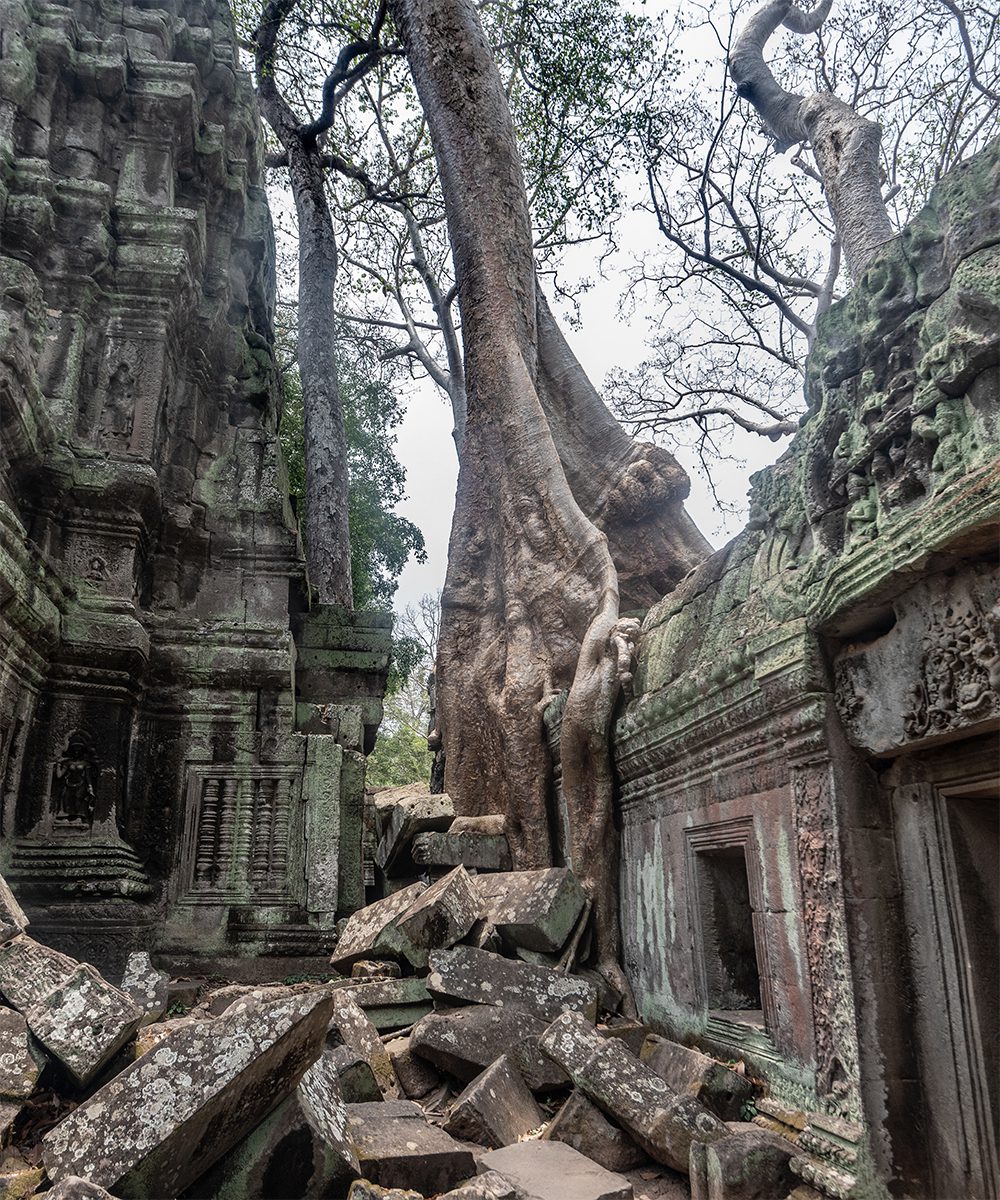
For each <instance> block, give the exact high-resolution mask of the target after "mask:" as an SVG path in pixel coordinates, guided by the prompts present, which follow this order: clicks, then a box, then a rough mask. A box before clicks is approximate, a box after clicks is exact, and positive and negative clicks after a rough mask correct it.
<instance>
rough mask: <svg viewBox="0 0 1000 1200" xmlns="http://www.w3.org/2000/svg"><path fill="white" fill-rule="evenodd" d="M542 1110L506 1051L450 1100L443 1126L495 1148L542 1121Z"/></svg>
mask: <svg viewBox="0 0 1000 1200" xmlns="http://www.w3.org/2000/svg"><path fill="white" fill-rule="evenodd" d="M542 1120H543V1118H542V1110H541V1109H540V1108H539V1107H538V1105H537V1104H536V1103H535V1097H534V1096H533V1095H532V1094H531V1092H530V1091H529V1090H528V1087H527V1085H526V1084H525V1082H524V1080H523V1079H522V1078H521V1075H520V1073H519V1072H518V1070H517V1068H516V1067H515V1066H513V1064H512V1063H511V1061H510V1059H509V1058H508V1056H507V1055H506V1054H504V1055H501V1057H500V1058H498V1059H497V1060H496V1062H494V1063H491V1064H490V1065H489V1066H488V1067H487V1068H486V1070H485V1071H483V1073H482V1074H481V1075H478V1076H477V1077H476V1078H475V1079H474V1080H473V1081H472V1082H471V1083H470V1084H469V1086H468V1087H467V1088H466V1089H465V1091H464V1092H462V1093H461V1095H460V1096H458V1097H456V1099H455V1100H454V1101H453V1102H452V1104H451V1107H450V1108H449V1109H448V1119H447V1120H446V1121H445V1124H444V1128H445V1129H446V1130H447V1132H448V1133H450V1134H452V1136H453V1137H457V1138H462V1139H463V1140H464V1141H467V1142H478V1143H479V1144H480V1145H481V1146H489V1147H490V1148H491V1149H499V1148H500V1147H501V1146H509V1145H510V1144H511V1143H512V1142H516V1141H517V1140H518V1139H519V1138H521V1137H523V1136H524V1134H526V1133H530V1132H531V1130H533V1129H537V1128H538V1127H539V1126H540V1125H541V1124H542Z"/></svg>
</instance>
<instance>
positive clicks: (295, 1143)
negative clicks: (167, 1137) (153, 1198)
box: [185, 1052, 359, 1200]
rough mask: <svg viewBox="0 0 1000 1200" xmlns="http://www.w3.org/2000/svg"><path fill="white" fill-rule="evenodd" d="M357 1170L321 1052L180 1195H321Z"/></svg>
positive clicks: (219, 1198) (335, 1085) (256, 1198)
mask: <svg viewBox="0 0 1000 1200" xmlns="http://www.w3.org/2000/svg"><path fill="white" fill-rule="evenodd" d="M358 1174H359V1168H358V1158H357V1154H356V1153H355V1150H354V1146H353V1143H352V1142H351V1140H350V1137H349V1136H348V1130H347V1106H346V1104H345V1103H344V1099H343V1097H342V1094H341V1091H340V1087H339V1082H338V1078H337V1072H336V1068H335V1067H334V1065H333V1062H332V1060H331V1058H330V1056H329V1053H328V1052H325V1053H324V1054H323V1055H321V1056H320V1058H319V1059H317V1061H316V1062H315V1063H313V1065H312V1066H311V1067H310V1068H309V1069H308V1070H307V1071H306V1073H305V1074H304V1075H303V1076H302V1079H301V1081H300V1083H299V1085H298V1087H297V1088H296V1089H295V1090H294V1091H293V1092H292V1094H291V1095H290V1096H289V1097H288V1098H287V1099H285V1100H284V1101H282V1103H281V1104H279V1105H278V1107H277V1108H276V1109H275V1110H274V1111H273V1112H272V1113H270V1114H269V1115H268V1116H266V1117H265V1118H264V1120H263V1121H261V1123H260V1124H259V1125H258V1126H257V1127H256V1129H254V1130H253V1131H252V1132H251V1133H250V1134H249V1135H248V1136H247V1137H245V1138H244V1139H243V1140H242V1141H241V1142H240V1143H239V1144H238V1145H236V1146H234V1147H233V1149H232V1150H230V1151H229V1153H228V1154H226V1155H224V1156H223V1157H222V1158H221V1159H220V1160H219V1161H218V1162H217V1163H216V1164H215V1165H214V1166H213V1167H212V1168H211V1169H210V1170H209V1171H208V1172H207V1173H206V1174H205V1175H203V1176H202V1177H201V1179H199V1180H198V1182H197V1183H196V1184H195V1185H194V1186H193V1187H192V1188H190V1189H189V1190H188V1192H187V1194H186V1198H185V1200H195V1197H206V1198H209V1197H210V1198H211V1200H271V1197H274V1196H294V1197H295V1198H296V1200H321V1198H322V1197H326V1196H329V1195H331V1194H336V1195H343V1192H344V1190H345V1189H346V1188H347V1187H348V1185H349V1183H350V1181H351V1180H352V1179H356V1178H357V1177H358Z"/></svg>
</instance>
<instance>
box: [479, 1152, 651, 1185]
mask: <svg viewBox="0 0 1000 1200" xmlns="http://www.w3.org/2000/svg"><path fill="white" fill-rule="evenodd" d="M479 1165H480V1170H482V1171H496V1172H497V1174H498V1175H502V1176H503V1178H504V1179H506V1180H507V1181H508V1182H509V1183H512V1184H513V1185H514V1187H515V1188H516V1189H517V1191H518V1194H519V1195H520V1196H523V1197H525V1200H632V1197H633V1195H634V1193H633V1191H632V1185H631V1184H630V1183H629V1181H628V1180H627V1179H626V1178H625V1177H624V1176H622V1175H616V1174H615V1173H614V1172H613V1171H606V1170H605V1169H604V1167H602V1166H599V1165H598V1164H597V1163H595V1162H591V1160H590V1159H589V1158H585V1157H584V1155H582V1154H581V1153H580V1152H579V1151H578V1150H574V1149H573V1147H572V1146H567V1145H565V1144H564V1143H563V1142H538V1141H535V1142H520V1143H518V1145H516V1146H505V1147H504V1148H503V1149H502V1150H491V1151H490V1153H489V1154H484V1155H483V1157H482V1158H481V1159H480V1160H479Z"/></svg>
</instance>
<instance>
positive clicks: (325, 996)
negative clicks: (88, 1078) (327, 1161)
mask: <svg viewBox="0 0 1000 1200" xmlns="http://www.w3.org/2000/svg"><path fill="white" fill-rule="evenodd" d="M332 1014H333V1003H332V1000H331V999H330V996H329V993H328V992H324V991H322V990H317V991H316V992H315V993H313V994H312V995H308V996H298V997H295V998H291V999H288V1000H279V1001H276V1002H274V1003H272V1004H267V1005H256V1006H255V1005H250V1004H248V1005H246V1006H245V1007H244V1008H243V1010H242V1011H235V1012H231V1013H227V1014H226V1015H225V1016H223V1017H218V1018H216V1019H215V1020H205V1021H195V1022H193V1023H192V1024H189V1025H186V1026H184V1027H182V1028H180V1029H176V1030H174V1032H173V1033H171V1034H170V1035H169V1036H168V1037H167V1038H165V1039H164V1040H163V1041H162V1042H160V1044H159V1045H158V1046H156V1047H154V1048H153V1049H152V1050H150V1051H149V1052H148V1053H146V1054H144V1055H143V1056H142V1057H141V1058H140V1059H138V1060H137V1061H135V1062H134V1063H132V1064H131V1065H130V1066H128V1067H126V1068H125V1070H124V1071H122V1072H121V1073H120V1074H119V1075H116V1076H115V1077H114V1079H112V1080H111V1081H110V1082H109V1083H107V1084H105V1085H104V1087H102V1088H101V1089H100V1090H99V1091H97V1092H95V1094H94V1095H93V1096H91V1097H90V1099H89V1100H86V1101H84V1103H83V1104H81V1105H80V1107H79V1108H77V1109H74V1111H73V1112H72V1113H70V1114H69V1116H67V1117H64V1118H63V1119H62V1120H61V1121H60V1122H59V1124H58V1125H56V1126H55V1128H54V1129H52V1130H50V1131H49V1132H48V1133H47V1134H46V1135H45V1137H44V1138H43V1139H42V1146H43V1160H44V1163H45V1169H46V1171H47V1172H48V1174H49V1178H50V1179H52V1180H53V1181H55V1182H58V1181H59V1180H61V1179H63V1178H65V1177H67V1176H69V1175H79V1176H81V1177H82V1178H85V1179H88V1180H90V1181H91V1182H92V1183H96V1184H99V1185H100V1186H101V1187H105V1188H107V1189H108V1190H109V1191H112V1192H113V1193H114V1194H115V1195H116V1196H119V1197H122V1198H124V1200H129V1198H132V1197H135V1198H136V1200H141V1198H142V1197H146V1196H150V1195H154V1196H178V1195H180V1193H181V1192H182V1191H183V1190H184V1189H185V1188H186V1187H187V1186H189V1185H190V1184H191V1183H193V1182H194V1181H195V1180H196V1179H198V1178H199V1176H201V1175H202V1174H203V1173H204V1172H205V1171H206V1170H207V1169H208V1168H209V1167H210V1166H211V1165H212V1164H213V1163H214V1162H216V1161H217V1160H218V1159H219V1158H221V1157H222V1155H223V1154H225V1153H226V1152H227V1151H228V1150H230V1149H231V1148H232V1147H233V1146H234V1145H236V1144H237V1143H238V1142H240V1141H242V1139H243V1138H244V1137H246V1135H247V1134H248V1133H249V1132H250V1130H251V1129H253V1128H254V1127H255V1126H256V1125H257V1124H258V1123H259V1122H260V1120H261V1119H262V1118H263V1117H264V1116H265V1115H266V1114H267V1113H268V1112H269V1111H270V1110H271V1109H272V1108H274V1107H275V1106H276V1105H277V1104H279V1103H280V1102H281V1101H282V1100H283V1099H284V1098H285V1097H286V1096H287V1095H288V1094H289V1093H290V1092H291V1091H293V1090H294V1088H295V1087H297V1086H298V1083H299V1080H300V1079H301V1078H302V1076H303V1075H304V1074H305V1072H306V1070H307V1069H308V1068H309V1067H310V1066H311V1065H312V1063H313V1062H315V1061H316V1059H317V1058H318V1057H319V1055H320V1053H321V1051H322V1048H323V1043H324V1039H325V1036H326V1030H327V1026H328V1025H329V1023H330V1018H331V1016H332Z"/></svg>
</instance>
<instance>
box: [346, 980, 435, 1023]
mask: <svg viewBox="0 0 1000 1200" xmlns="http://www.w3.org/2000/svg"><path fill="white" fill-rule="evenodd" d="M349 994H350V996H351V999H352V1000H354V1002H355V1003H356V1004H358V1005H360V1007H361V1008H363V1009H364V1010H365V1013H366V1015H367V1017H368V1019H369V1021H371V1023H372V1024H373V1025H374V1026H375V1028H376V1029H382V1030H384V1029H400V1028H402V1027H403V1026H404V1025H412V1024H413V1022H414V1021H419V1020H420V1018H421V1017H422V1016H424V1015H425V1014H426V1013H428V1012H430V1010H431V995H430V992H428V990H427V988H426V986H425V984H424V981H423V980H422V979H417V978H414V977H412V976H411V977H410V978H407V979H373V980H370V981H369V982H368V983H362V984H359V985H358V986H357V987H352V988H351V989H350V992H349Z"/></svg>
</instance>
